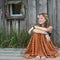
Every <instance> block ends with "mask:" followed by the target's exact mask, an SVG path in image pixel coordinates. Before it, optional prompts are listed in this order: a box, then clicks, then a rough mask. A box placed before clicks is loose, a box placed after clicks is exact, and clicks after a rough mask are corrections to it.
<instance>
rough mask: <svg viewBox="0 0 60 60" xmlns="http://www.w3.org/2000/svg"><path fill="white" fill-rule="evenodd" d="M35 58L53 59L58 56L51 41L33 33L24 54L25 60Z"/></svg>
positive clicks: (42, 35)
mask: <svg viewBox="0 0 60 60" xmlns="http://www.w3.org/2000/svg"><path fill="white" fill-rule="evenodd" d="M36 56H41V57H42V56H45V57H46V58H55V57H57V56H58V52H57V50H56V48H55V46H54V45H53V43H52V41H51V40H50V41H48V40H47V39H46V37H45V35H44V34H40V33H34V34H33V35H32V36H31V38H30V40H29V43H28V45H27V48H26V50H25V52H24V57H25V58H33V57H36Z"/></svg>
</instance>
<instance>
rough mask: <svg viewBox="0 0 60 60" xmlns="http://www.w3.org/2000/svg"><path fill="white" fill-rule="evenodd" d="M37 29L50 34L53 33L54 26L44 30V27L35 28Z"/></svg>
mask: <svg viewBox="0 0 60 60" xmlns="http://www.w3.org/2000/svg"><path fill="white" fill-rule="evenodd" d="M35 28H36V29H40V30H42V31H46V32H50V33H51V31H52V26H49V27H48V28H44V27H39V26H35Z"/></svg>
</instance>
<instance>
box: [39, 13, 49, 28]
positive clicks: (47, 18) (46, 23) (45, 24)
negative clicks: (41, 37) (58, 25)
mask: <svg viewBox="0 0 60 60" xmlns="http://www.w3.org/2000/svg"><path fill="white" fill-rule="evenodd" d="M38 15H42V16H43V17H44V18H45V19H46V22H45V23H44V27H49V17H48V15H47V13H39V14H38ZM40 26H41V25H40Z"/></svg>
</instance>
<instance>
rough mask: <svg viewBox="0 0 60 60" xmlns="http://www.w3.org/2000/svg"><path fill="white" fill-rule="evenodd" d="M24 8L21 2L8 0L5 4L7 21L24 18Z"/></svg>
mask: <svg viewBox="0 0 60 60" xmlns="http://www.w3.org/2000/svg"><path fill="white" fill-rule="evenodd" d="M24 16H25V8H24V4H23V2H22V1H21V0H8V1H7V3H6V17H7V18H8V19H10V18H11V19H13V18H24Z"/></svg>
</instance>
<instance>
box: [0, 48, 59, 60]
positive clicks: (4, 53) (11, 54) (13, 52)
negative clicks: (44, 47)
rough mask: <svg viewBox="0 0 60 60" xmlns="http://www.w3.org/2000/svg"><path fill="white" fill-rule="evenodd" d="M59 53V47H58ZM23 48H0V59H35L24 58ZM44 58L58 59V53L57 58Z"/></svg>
mask: <svg viewBox="0 0 60 60" xmlns="http://www.w3.org/2000/svg"><path fill="white" fill-rule="evenodd" d="M58 52H59V54H60V49H58ZM23 54H24V49H22V48H0V60H36V59H35V58H33V59H26V58H24V56H23ZM46 60H60V55H59V56H58V57H57V58H47V59H46Z"/></svg>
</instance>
